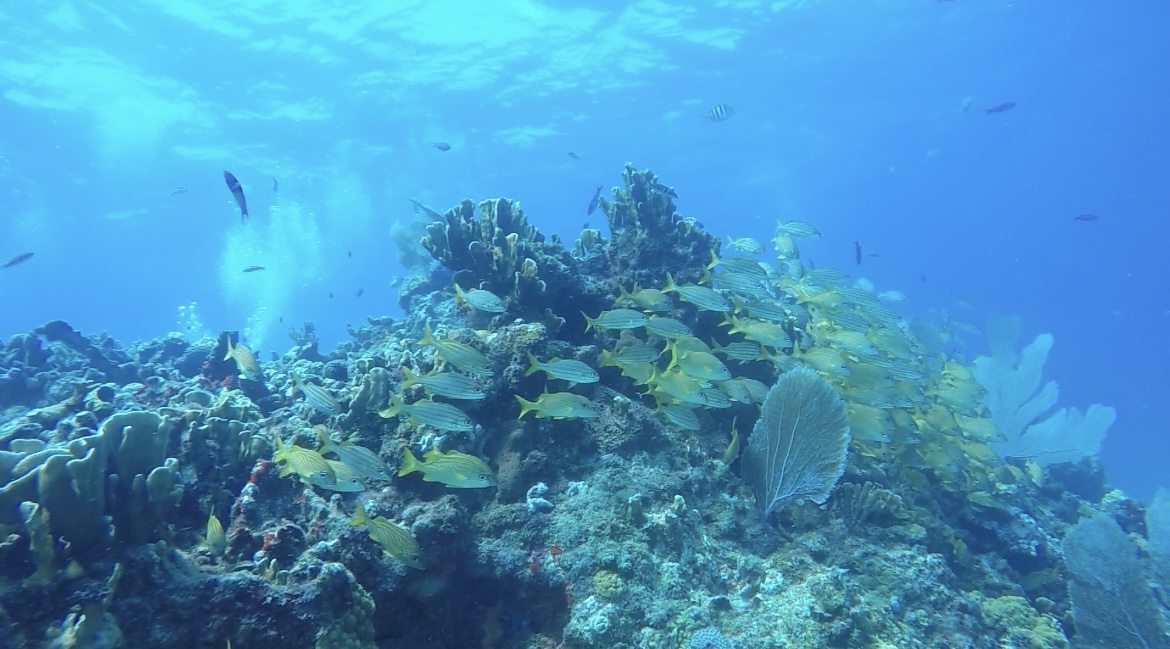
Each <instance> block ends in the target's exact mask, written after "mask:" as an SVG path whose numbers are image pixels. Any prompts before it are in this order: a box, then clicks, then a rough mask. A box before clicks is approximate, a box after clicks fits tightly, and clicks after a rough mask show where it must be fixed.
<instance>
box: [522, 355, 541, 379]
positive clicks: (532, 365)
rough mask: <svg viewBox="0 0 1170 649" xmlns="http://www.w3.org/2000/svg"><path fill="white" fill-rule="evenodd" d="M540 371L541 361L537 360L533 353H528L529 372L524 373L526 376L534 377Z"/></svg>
mask: <svg viewBox="0 0 1170 649" xmlns="http://www.w3.org/2000/svg"><path fill="white" fill-rule="evenodd" d="M538 370H540V361H538V360H536V356H534V355H533V354H532V352H528V371H526V372H524V376H532V375H533V374H536V372H537V371H538Z"/></svg>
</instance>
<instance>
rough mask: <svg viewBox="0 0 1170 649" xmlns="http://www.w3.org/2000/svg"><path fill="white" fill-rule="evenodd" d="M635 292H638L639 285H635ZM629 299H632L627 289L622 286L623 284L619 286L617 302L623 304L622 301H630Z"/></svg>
mask: <svg viewBox="0 0 1170 649" xmlns="http://www.w3.org/2000/svg"><path fill="white" fill-rule="evenodd" d="M634 290H635V291H636V290H638V285H637V284H635V285H634ZM629 299H632V298H630V294H629V293H627V292H626V287H624V286H622V285H621V284H618V296H617V300H616V302H622V301H625V300H629Z"/></svg>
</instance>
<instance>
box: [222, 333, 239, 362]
mask: <svg viewBox="0 0 1170 649" xmlns="http://www.w3.org/2000/svg"><path fill="white" fill-rule="evenodd" d="M235 351H236V346H235V345H234V344H232V336H231V334H228V339H227V355H226V356H224V357H223V359H224V360H225V361H228V360H231V358H232V354H234V353H235Z"/></svg>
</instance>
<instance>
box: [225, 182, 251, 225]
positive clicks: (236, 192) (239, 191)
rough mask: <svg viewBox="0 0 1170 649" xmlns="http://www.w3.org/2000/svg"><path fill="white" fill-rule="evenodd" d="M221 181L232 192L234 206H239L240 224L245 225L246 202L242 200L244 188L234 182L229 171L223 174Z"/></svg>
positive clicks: (246, 218) (246, 217) (246, 215)
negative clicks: (234, 200)
mask: <svg viewBox="0 0 1170 649" xmlns="http://www.w3.org/2000/svg"><path fill="white" fill-rule="evenodd" d="M223 179H224V182H226V183H227V186H228V189H229V190H231V192H232V198H235V199H236V205H239V206H240V223H247V222H248V201H247V199H245V198H244V188H243V187H241V186H240V181H238V180H236V177H235V176H233V175H232V172H230V171H225V172H223Z"/></svg>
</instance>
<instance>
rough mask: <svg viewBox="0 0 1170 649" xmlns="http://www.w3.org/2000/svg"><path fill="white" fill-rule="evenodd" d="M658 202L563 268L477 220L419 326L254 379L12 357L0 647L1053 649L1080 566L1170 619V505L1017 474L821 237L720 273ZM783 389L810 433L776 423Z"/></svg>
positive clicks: (56, 357)
mask: <svg viewBox="0 0 1170 649" xmlns="http://www.w3.org/2000/svg"><path fill="white" fill-rule="evenodd" d="M674 198H675V192H674V190H673V189H672V188H670V187H668V186H665V185H663V184H661V183H660V182H659V180H658V178H657V177H656V176H655V175H654V174H653V173H651V172H650V171H639V170H636V169H634V168H633V167H632V166H627V168H626V170H625V172H624V174H623V185H622V186H621V187H619V188H617V189H616V190H615V191H614V192H613V198H612V200H602V201H601V208H602V209H603V211H604V213H605V214H606V217H607V219H608V223H609V228H610V238H608V239H607V238H605V237H603V236H602V233H601V231H599V230H596V229H590V228H586V229H585V230H584V231H583V232H582V233H581V234H580V236H579V237H578V238H577V239H576V243H575V245H573V246H572V248H571V249H566V248H565V246H563V245H562V243H561V241H560V239H559V238H558V237H555V236H551V237H548V238H547V239H546V238H545V237H544V236H543V235H541V234H540V233H539V232H537V231H536V229H535V228H534V227H533V226H531V225H530V224H529V223H528V220H527V218H526V217H525V215H524V214H523V212H522V211H521V210H520V207H519V204H518V203H516V202H513V201H509V200H506V199H494V200H489V201H484V202H481V203H479V204H478V206H477V205H476V204H475V203H473V202H471V201H464V202H463V203H461V204H460V205H459V206H457V207H456V208H454V209H452V210H449V211H448V212H447V213H446V214H444V215H442V216H441V219H438V220H435V221H434V222H432V223H431V224H430V225H429V226H428V227H427V229H426V235H425V237H423V239H422V246H423V248H425V250H426V251H427V252H428V253H429V254H430V255H431V256H432V257H433V258H434V259H435V260H436V261H437V262H438V264H437V265H433V267H431V268H428V269H424V268H423V267H422V266H424V264H423V263H421V261H419V260H417V259H416V260H415V261H413V262H411V263H412V264H413V265H414V268H413V269H412V270H413V271H414V272H416V274H417V275H416V278H415V279H414V280H411V281H409V282H407V283H406V284H405V285H404V286H403V297H404V299H406V300H408V303H409V306H410V308H409V309H408V311H407V315H406V316H405V317H404V318H402V319H391V318H386V317H376V318H371V319H370V320H368V321H367V322H366V323H364V324H362V325H360V326H353V327H351V328H350V339H349V340H347V341H345V342H344V343H342V344H341V345H339V346H338V347H337V348H336V349H334V350H331V351H324V350H322V349H320V348H319V345H318V341H317V337H316V335H315V331H314V329H313V327H312V325H310V324H305V325H302V326H301V327H299V328H297V329H293V330H291V331H290V337H291V339H292V343H293V344H292V346H291V348H290V349H289V350H288V351H287V352H286V353H283V354H280V355H276V354H274V355H273V357H272V358H271V359H264V360H263V361H262V363H261V364H260V365H259V367H258V368H257V367H255V366H251V367H250V369H249V371H247V372H244V371H243V370H242V368H241V367H239V366H238V365H237V363H240V362H241V361H240V360H239V358H240V357H235V359H234V360H225V356H226V355H227V351H228V349H229V341H231V346H232V347H234V348H236V349H238V346H239V341H238V336H236V335H235V334H234V333H233V332H223V333H221V334H220V336H219V337H218V338H210V337H209V338H205V339H202V340H198V341H187V340H185V339H183V338H182V337H180V336H175V335H172V336H166V337H163V338H160V339H158V340H151V341H144V342H141V343H135V344H133V345H129V346H128V347H126V348H123V347H122V346H120V345H118V344H117V343H115V342H114V341H112V340H110V339H109V338H108V337H105V336H86V335H84V334H82V333H80V332H77V331H76V330H74V329H73V328H72V327H70V326H69V325H67V324H65V323H61V322H56V323H50V324H48V325H46V326H45V327H41V328H39V329H37V330H36V331H33V332H29V333H27V334H22V335H18V336H14V337H13V338H11V339H10V340H9V341H7V343H6V344H4V345H3V347H2V349H0V624H3V625H4V628H5V631H6V633H4V634H2V635H0V649H8V648H9V647H12V648H14V649H24V648H26V647H40V646H50V647H105V646H109V647H113V646H129V647H143V648H151V647H174V646H206V647H223V646H225V645H226V644H227V643H228V642H231V643H232V646H235V647H240V648H242V649H244V648H266V647H272V648H275V647H280V648H281V649H301V648H306V649H307V648H310V647H313V648H317V647H320V648H322V649H324V648H327V647H328V648H332V647H354V648H359V647H370V648H373V647H382V648H387V647H423V646H426V647H460V648H466V647H482V648H485V649H513V648H515V649H539V648H547V649H552V648H554V647H556V648H561V647H563V648H569V647H572V648H574V649H587V648H591V647H598V648H600V647H605V648H616V647H629V648H633V647H646V648H667V649H676V648H679V647H689V648H691V649H727V648H732V647H735V648H746V647H790V648H793V649H797V648H801V647H874V648H887V647H889V648H893V647H939V648H942V647H970V648H972V649H992V648H998V647H1006V646H1012V647H1035V648H1041V647H1051V648H1060V647H1066V646H1068V645H1069V643H1070V640H1072V641H1076V640H1078V639H1085V638H1089V639H1091V638H1095V637H1097V635H1099V633H1100V628H1102V625H1101V621H1102V620H1105V621H1108V619H1110V618H1109V615H1111V614H1112V613H1111V612H1110V611H1108V610H1104V609H1100V610H1095V609H1094V610H1090V609H1088V608H1086V606H1087V605H1086V604H1085V603H1084V602H1085V600H1084V597H1083V595H1084V594H1085V593H1091V592H1092V589H1093V588H1096V586H1097V585H1099V582H1098V581H1094V579H1096V578H1097V577H1100V573H1099V571H1098V569H1097V568H1094V567H1092V566H1088V567H1086V562H1085V561H1084V556H1085V552H1086V550H1085V548H1090V549H1091V548H1092V547H1096V546H1095V545H1094V543H1096V544H1097V545H1102V544H1104V545H1107V546H1108V547H1110V548H1113V549H1114V551H1113V554H1114V555H1119V554H1121V555H1124V554H1126V553H1127V552H1128V553H1129V555H1127V556H1128V559H1125V560H1122V561H1120V563H1118V565H1117V566H1114V571H1113V574H1114V578H1115V581H1116V580H1121V581H1124V583H1125V584H1126V585H1127V587H1128V588H1129V590H1130V591H1132V592H1133V593H1135V595H1134V596H1135V597H1137V596H1138V594H1140V595H1141V598H1142V599H1141V601H1142V603H1143V606H1145V610H1147V611H1155V609H1154V608H1152V607H1153V606H1159V605H1164V599H1163V601H1162V604H1156V603H1151V602H1150V594H1149V593H1150V591H1149V589H1143V588H1141V585H1142V583H1144V582H1143V580H1144V579H1146V578H1147V577H1146V576H1145V575H1146V572H1143V571H1145V570H1146V567H1145V566H1144V564H1142V565H1139V564H1138V561H1139V560H1138V559H1137V558H1136V557H1135V556H1133V551H1132V550H1131V549H1130V547H1129V546H1130V545H1132V543H1131V540H1130V539H1131V538H1133V539H1136V540H1140V541H1142V543H1143V545H1142V547H1144V548H1148V551H1149V555H1150V559H1149V564H1150V565H1149V566H1148V573H1149V574H1150V575H1153V576H1154V578H1155V579H1157V580H1161V581H1164V580H1165V579H1166V577H1165V575H1166V573H1167V572H1168V569H1167V568H1166V564H1167V557H1168V556H1170V551H1167V549H1166V548H1168V547H1170V542H1168V541H1167V539H1166V538H1165V536H1166V534H1167V532H1166V530H1167V529H1168V528H1170V526H1168V525H1167V524H1165V522H1166V520H1170V516H1168V515H1167V514H1166V508H1170V504H1167V503H1170V499H1167V498H1165V497H1163V498H1162V499H1161V500H1160V501H1159V502H1161V503H1162V509H1152V510H1151V511H1150V512H1149V515H1146V512H1145V510H1144V508H1142V507H1141V506H1139V505H1137V504H1136V503H1134V502H1133V501H1132V500H1129V499H1128V498H1126V497H1125V496H1124V494H1120V493H1119V492H1117V491H1115V490H1112V489H1111V488H1110V487H1109V486H1108V483H1107V482H1106V480H1105V478H1104V476H1103V474H1102V473H1101V471H1100V469H1099V467H1098V466H1096V465H1095V464H1094V462H1093V461H1092V457H1091V455H1092V453H1091V450H1092V447H1091V446H1090V447H1087V448H1088V451H1087V452H1086V453H1078V454H1077V455H1076V456H1075V457H1068V458H1065V457H1060V458H1056V459H1051V461H1045V462H1038V461H1034V459H1033V458H1032V457H1031V456H1030V455H1029V456H1027V457H1024V456H1021V455H1018V454H1016V453H1014V452H1007V451H1003V450H1002V448H1003V447H1001V446H999V445H1000V444H1002V442H1003V439H1004V437H1003V435H1004V433H1010V431H1005V430H1001V427H1000V426H997V425H996V423H995V422H994V421H993V420H994V414H995V413H991V412H990V411H989V407H988V406H989V399H988V396H987V394H986V391H985V390H984V388H983V387H982V386H981V385H980V384H979V382H978V381H977V380H976V376H975V375H976V368H974V367H972V366H971V365H970V364H968V363H966V362H965V361H964V360H963V359H962V358H960V357H958V356H956V355H952V354H950V353H949V352H948V351H947V345H945V344H943V343H942V341H943V339H944V336H943V332H942V331H941V330H940V329H939V327H938V326H937V325H935V324H932V323H930V322H924V321H919V320H912V321H906V320H905V319H903V318H902V317H901V315H899V314H898V313H896V312H894V311H891V310H890V309H888V308H886V307H884V306H883V305H882V304H881V303H880V302H879V301H878V300H877V298H876V297H875V296H874V295H873V294H872V293H870V292H869V291H867V290H865V289H864V288H859V287H857V286H853V285H850V284H849V283H848V282H847V278H846V277H845V275H844V273H841V272H840V271H835V270H834V269H826V268H820V269H815V270H814V269H806V268H804V267H803V266H802V265H801V264H800V262H799V254H798V253H799V251H798V249H797V247H796V243H795V238H799V237H801V236H814V234H816V230H815V228H813V227H812V226H809V225H808V224H801V223H796V222H793V223H788V224H782V226H781V228H780V230H778V234H777V253H778V254H780V255H781V256H782V258H781V260H780V263H778V264H775V265H766V264H761V263H760V262H759V261H758V260H757V259H755V258H753V257H750V256H746V255H750V254H756V252H751V251H757V252H758V251H759V250H762V249H763V246H762V245H761V244H759V243H758V242H754V241H751V240H744V239H740V240H736V241H734V242H733V243H732V247H733V248H735V251H734V252H732V253H731V254H727V255H722V256H720V254H719V250H720V243H719V239H718V238H717V237H715V236H713V235H711V234H709V233H707V232H706V231H705V230H704V229H703V228H702V227H701V225H700V224H699V223H698V222H697V221H696V220H694V219H693V218H688V217H682V216H680V215H679V214H678V213H677V210H676V206H675V203H674ZM422 215H424V216H425V217H427V218H431V219H434V218H435V214H434V213H432V212H429V211H427V210H423V211H422ZM407 231H409V232H414V231H415V228H413V227H412V228H409V229H408V230H407ZM405 236H406V235H405V234H403V233H401V232H400V233H399V234H397V235H396V239H398V240H403V238H404V237H405ZM410 236H412V237H413V236H414V235H413V234H412V235H410ZM411 240H412V241H413V240H414V239H413V238H412V239H411ZM399 243H400V244H401V241H399ZM408 248H409V247H404V248H403V250H404V251H406V253H409V249H408ZM745 251H746V253H745ZM741 253H745V254H741ZM668 272H669V273H670V281H669V284H668V283H667V274H668ZM456 283H457V284H458V285H459V286H460V287H461V292H462V293H463V295H464V296H465V297H466V295H467V293H466V292H467V291H470V290H471V289H480V290H484V291H490V292H491V293H493V294H494V295H495V296H496V297H497V298H501V300H502V305H503V306H502V307H501V308H503V311H500V310H499V308H497V303H496V302H494V301H491V300H489V301H486V302H485V301H480V302H478V303H479V304H480V305H481V306H483V305H488V306H491V307H492V308H490V309H478V308H474V305H470V306H469V304H457V303H456V301H455V300H454V297H455V294H454V286H453V284H456ZM481 297H482V296H481ZM464 301H465V302H468V303H470V302H471V300H468V299H464ZM618 307H620V308H618ZM603 311H609V312H608V313H606V314H602V312H603ZM582 312H584V314H582ZM585 316H588V318H589V320H588V321H587V320H586V319H585ZM587 324H588V327H587ZM1013 340H1014V339H1013ZM239 353H242V352H239ZM243 358H244V360H245V361H246V360H247V357H243ZM537 364H539V368H538V365H537ZM1034 366H1035V363H1033V364H1032V365H1031V366H1029V367H1034ZM537 369H539V370H540V371H537ZM1010 372H1011V368H1010V367H1007V364H1004V365H1003V366H1002V367H1001V368H1000V371H998V372H995V373H993V374H998V375H999V376H1000V377H1003V376H1007V375H1008V374H1010ZM242 375H243V376H242ZM1036 379H1037V382H1035V385H1030V386H1028V389H1027V390H1024V392H1027V394H1024V393H1023V392H1018V393H1017V394H1015V395H1014V396H1015V397H1017V398H1016V399H1015V401H1011V403H1013V404H1014V405H1015V408H1016V409H1015V410H1012V412H1018V411H1019V408H1020V406H1021V403H1022V402H1024V401H1026V400H1027V398H1028V397H1029V396H1030V395H1031V394H1032V392H1034V390H1033V389H1032V388H1036V387H1038V386H1039V383H1038V376H1037V377H1036ZM800 383H803V384H804V385H805V386H806V388H808V389H800V390H796V389H794V388H792V387H791V386H793V385H799V384H800ZM785 385H788V386H790V387H788V388H786V387H785ZM771 386H778V387H776V388H773V392H772V394H773V395H774V396H773V397H771V398H770V397H769V396H768V395H769V389H770V387H771ZM813 388H815V389H813ZM806 393H808V394H815V395H818V396H817V397H816V398H817V402H816V403H811V404H809V408H808V412H811V413H814V414H816V413H819V414H821V415H822V416H824V417H825V420H824V421H822V422H820V423H819V424H815V425H813V424H808V423H807V418H806V416H805V414H806V412H805V410H802V409H796V408H795V407H792V408H787V409H786V408H785V407H782V406H783V404H780V405H777V404H776V403H775V401H777V400H778V399H780V397H781V396H783V395H784V394H789V395H790V396H791V395H792V394H795V395H797V396H800V395H803V394H806ZM776 395H778V396H776ZM830 397H831V398H830ZM793 398H794V399H796V397H793ZM796 400H798V401H802V399H796ZM765 401H768V403H769V404H770V405H768V406H767V407H766V413H765V416H764V417H763V419H762V420H761V419H760V409H759V408H758V407H757V406H759V405H761V404H763V403H765ZM992 401H994V400H992ZM830 402H831V403H830ZM521 403H522V404H524V407H525V408H526V409H528V410H532V411H533V414H532V415H529V416H524V417H522V416H521V411H520V407H519V405H518V404H521ZM995 403H997V404H998V403H1005V402H1004V401H1003V400H1000V401H995ZM1049 405H1052V404H1049ZM814 406H815V408H814ZM1009 410H1010V409H1009ZM797 420H799V421H797ZM757 421H760V422H761V423H760V424H759V425H755V424H756V423H757ZM1100 433H1102V431H1100V430H1097V431H1096V432H1095V433H1094V439H1096V438H1097V437H1099V434H1100ZM780 448H783V449H794V450H793V452H792V453H787V452H785V453H780V452H779V450H778V449H780ZM761 449H769V450H772V451H774V452H772V453H768V454H763V455H762V454H761V453H762V451H761ZM1086 455H1087V456H1088V457H1085V456H1086ZM780 457H784V458H787V459H789V460H791V461H792V462H795V463H801V462H803V463H804V466H803V467H797V468H796V469H793V470H792V471H789V467H787V466H785V467H783V468H782V469H778V468H777V467H776V466H767V465H768V462H769V458H780ZM404 458H414V459H409V460H407V459H404ZM417 458H423V459H421V460H420V459H417ZM816 458H819V459H818V460H817V461H815V462H813V461H812V459H816ZM399 472H401V474H402V475H395V474H396V473H399ZM420 474H421V475H420ZM359 512H360V515H359ZM765 512H767V513H769V514H770V516H766V515H765ZM1078 519H1080V520H1088V521H1096V522H1095V523H1093V525H1096V526H1097V527H1099V528H1101V529H1106V530H1107V532H1108V534H1107V535H1106V536H1107V538H1106V539H1105V541H1107V542H1108V543H1104V542H1100V539H1097V540H1096V541H1094V539H1093V538H1092V537H1090V538H1088V541H1086V537H1085V536H1084V534H1085V530H1086V529H1087V528H1086V527H1085V525H1086V523H1084V522H1081V523H1078ZM1070 529H1072V530H1073V531H1072V532H1069V530H1070ZM1127 535H1128V537H1127ZM1119 547H1120V548H1122V549H1121V550H1117V548H1119ZM1129 559H1132V561H1130V560H1129ZM1070 574H1071V575H1073V576H1074V577H1075V584H1074V585H1073V586H1071V587H1070V586H1069V585H1068V583H1067V582H1066V577H1067V576H1068V575H1070ZM1106 576H1108V575H1106ZM1157 587H1158V588H1157V590H1156V591H1153V592H1156V593H1158V595H1157V597H1163V598H1164V593H1165V592H1167V590H1168V587H1170V584H1166V583H1159V584H1157ZM1070 590H1071V591H1072V593H1071V596H1070ZM1139 591H1140V593H1139ZM1148 617H1149V619H1150V620H1154V619H1155V617H1156V615H1154V614H1152V613H1151V615H1149V616H1148ZM1156 626H1157V623H1156V622H1147V623H1146V627H1148V628H1155V627H1156Z"/></svg>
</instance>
